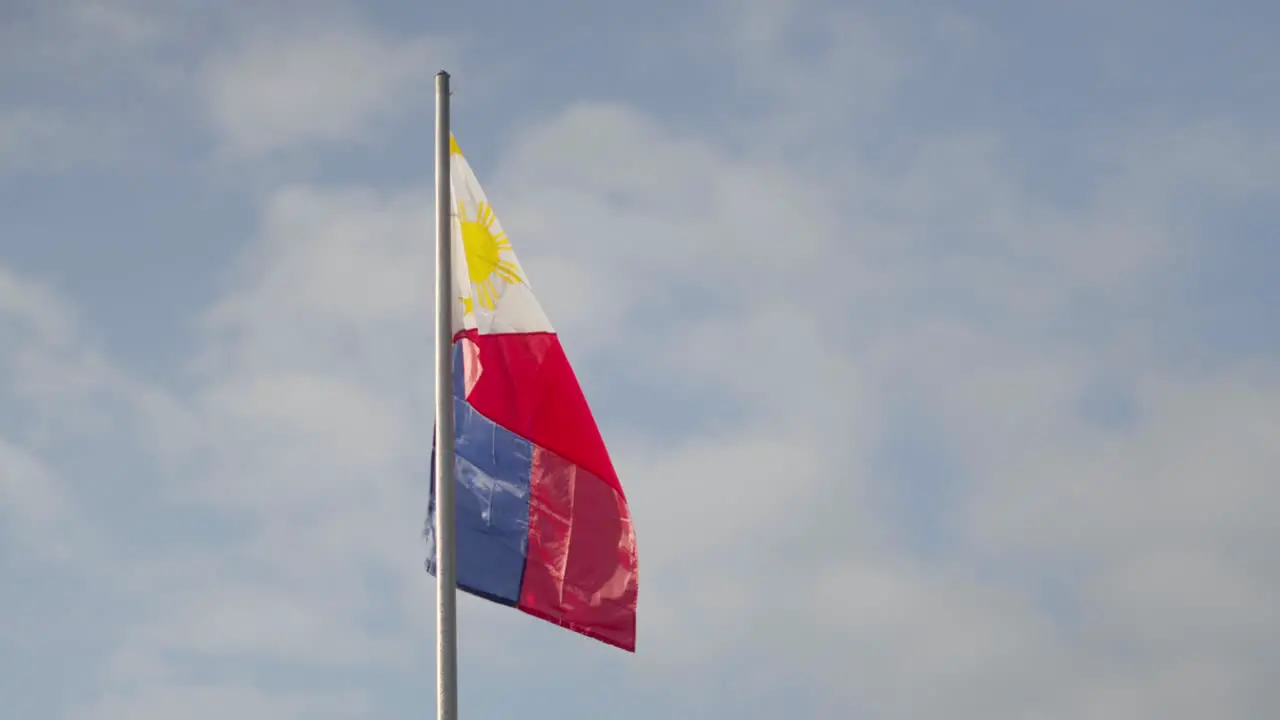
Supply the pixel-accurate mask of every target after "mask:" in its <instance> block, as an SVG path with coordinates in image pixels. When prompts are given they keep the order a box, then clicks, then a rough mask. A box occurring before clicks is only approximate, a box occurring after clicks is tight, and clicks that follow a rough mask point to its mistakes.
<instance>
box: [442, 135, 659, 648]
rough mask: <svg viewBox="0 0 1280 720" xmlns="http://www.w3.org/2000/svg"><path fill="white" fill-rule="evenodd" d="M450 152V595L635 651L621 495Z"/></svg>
mask: <svg viewBox="0 0 1280 720" xmlns="http://www.w3.org/2000/svg"><path fill="white" fill-rule="evenodd" d="M450 150H451V160H450V166H451V175H452V185H453V203H454V208H453V213H454V215H453V286H454V289H455V295H456V296H457V297H456V299H455V301H454V305H453V330H454V333H453V408H454V418H455V430H454V432H455V438H456V444H455V452H456V466H455V467H456V469H455V473H454V475H455V482H456V486H455V487H456V490H455V492H454V497H455V498H456V501H457V504H456V517H457V576H458V587H459V588H460V589H462V590H463V591H465V592H468V593H470V594H472V595H476V596H479V597H483V598H486V599H488V600H491V601H493V602H497V603H501V604H503V605H508V606H511V607H515V608H518V609H520V610H522V611H524V612H526V613H528V614H530V615H533V616H535V617H539V618H542V619H544V620H547V621H550V622H553V623H556V624H557V625H561V626H563V627H566V628H568V629H570V630H573V631H575V632H578V633H581V634H583V635H586V636H588V637H592V638H595V639H597V640H600V641H603V642H605V643H608V644H610V645H614V646H616V647H619V648H622V649H623V650H627V651H629V652H635V643H636V581H637V561H636V540H635V532H634V530H633V529H632V525H631V512H630V510H629V509H628V507H627V500H626V497H625V496H624V495H623V492H622V485H621V484H620V482H619V481H618V475H617V473H616V472H615V471H614V469H613V463H612V461H611V460H610V459H609V454H608V452H607V451H606V449H605V445H604V441H603V440H602V439H601V437H600V431H599V430H598V429H597V427H596V422H595V419H594V418H593V417H592V414H591V410H590V408H589V407H588V405H587V401H586V399H585V398H584V397H583V394H582V390H581V388H580V387H579V385H578V380H577V378H576V377H575V375H574V372H573V369H572V368H571V367H570V366H569V361H568V359H567V358H566V357H565V354H564V351H563V350H562V349H561V347H560V341H559V339H558V338H557V337H556V333H555V330H554V329H553V328H552V327H551V323H550V321H548V320H547V316H546V315H545V314H544V313H543V311H542V307H541V305H539V304H538V301H537V299H535V298H534V295H533V291H532V290H531V289H530V286H529V281H528V277H527V276H526V275H525V272H524V268H522V267H521V265H520V261H519V260H518V259H517V258H516V255H515V253H514V252H512V249H511V241H510V240H509V239H508V238H507V235H506V233H504V232H503V230H502V225H501V224H500V223H499V222H498V218H497V216H496V215H494V212H493V208H492V207H490V205H489V203H488V201H487V199H486V198H485V194H484V191H483V190H481V188H480V184H479V182H478V181H477V180H476V177H475V174H474V173H473V172H472V170H471V166H470V165H469V164H468V163H467V161H466V159H465V158H464V157H463V156H462V152H461V151H460V150H459V149H458V145H457V142H456V141H454V140H453V139H452V138H450ZM435 481H436V478H435V476H434V472H433V474H432V479H431V504H430V506H429V509H428V513H427V528H426V537H427V545H428V555H427V558H428V560H427V571H428V572H430V573H431V574H433V575H434V574H435V516H436V512H435V510H436V507H435Z"/></svg>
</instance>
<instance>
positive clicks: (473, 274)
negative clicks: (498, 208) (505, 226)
mask: <svg viewBox="0 0 1280 720" xmlns="http://www.w3.org/2000/svg"><path fill="white" fill-rule="evenodd" d="M495 222H497V217H496V216H495V215H494V214H493V208H492V207H489V204H488V203H485V202H482V203H480V206H479V207H477V208H476V215H475V217H474V218H470V219H469V218H467V208H466V205H464V204H463V203H462V202H459V203H458V225H459V226H460V227H461V228H462V247H463V249H464V250H465V251H466V254H467V276H468V279H470V280H471V285H472V287H474V288H475V292H476V295H477V296H478V297H477V299H478V300H479V301H480V307H483V308H486V309H489V310H492V309H494V308H495V307H497V305H498V294H499V292H500V288H499V287H498V286H497V285H496V284H495V276H496V279H498V280H502V281H505V282H507V283H520V282H524V281H523V280H522V279H521V278H520V268H519V266H517V265H516V264H515V263H513V262H511V261H510V260H505V259H503V257H502V254H503V252H504V251H505V252H508V253H509V252H511V241H510V240H508V239H507V234H506V233H505V232H502V231H501V230H500V229H499V230H498V231H497V233H496V234H495V232H494V230H495V228H494V223H495ZM468 300H469V298H468V299H464V300H463V307H464V308H465V309H466V310H467V312H470V311H471V310H472V304H471V303H470V302H468Z"/></svg>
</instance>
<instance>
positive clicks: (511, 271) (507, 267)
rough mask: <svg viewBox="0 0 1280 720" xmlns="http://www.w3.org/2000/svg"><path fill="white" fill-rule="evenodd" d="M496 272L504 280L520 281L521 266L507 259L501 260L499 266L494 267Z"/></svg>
mask: <svg viewBox="0 0 1280 720" xmlns="http://www.w3.org/2000/svg"><path fill="white" fill-rule="evenodd" d="M494 272H495V273H497V274H498V276H499V277H501V278H502V279H503V280H506V281H507V282H509V283H518V282H520V268H518V267H516V266H515V265H513V264H511V263H509V262H507V261H506V260H499V261H498V267H497V268H495V269H494Z"/></svg>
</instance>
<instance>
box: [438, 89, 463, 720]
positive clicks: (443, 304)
mask: <svg viewBox="0 0 1280 720" xmlns="http://www.w3.org/2000/svg"><path fill="white" fill-rule="evenodd" d="M451 188H452V185H451V182H450V175H449V73H447V72H445V71H444V70H441V71H440V72H439V73H436V328H435V329H436V343H435V350H436V443H435V444H436V453H435V456H436V466H435V476H436V487H435V491H436V719H437V720H457V718H458V615H457V605H456V603H457V567H456V565H455V557H456V552H455V545H456V536H457V531H456V528H455V527H454V504H453V449H454V448H453V370H452V366H453V258H452V251H453V237H452V223H451V220H450V215H451V213H452V211H453V199H452V197H453V193H452V192H451Z"/></svg>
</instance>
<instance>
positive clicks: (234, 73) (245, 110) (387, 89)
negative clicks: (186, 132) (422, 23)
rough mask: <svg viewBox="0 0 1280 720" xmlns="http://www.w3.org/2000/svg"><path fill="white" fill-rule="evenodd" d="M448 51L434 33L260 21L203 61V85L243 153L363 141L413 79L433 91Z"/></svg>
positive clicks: (229, 139)
mask: <svg viewBox="0 0 1280 720" xmlns="http://www.w3.org/2000/svg"><path fill="white" fill-rule="evenodd" d="M443 52H444V47H443V44H442V43H441V42H439V41H436V40H433V39H430V38H418V39H413V40H404V41H400V40H395V39H391V38H385V37H380V36H378V35H376V34H373V33H371V32H366V31H362V30H360V29H358V28H351V27H341V26H338V25H327V24H320V25H316V24H313V23H311V24H309V23H303V25H302V26H301V27H295V28H291V29H288V30H276V31H264V30H256V31H252V32H250V33H248V34H247V35H246V36H245V37H244V38H242V39H241V40H240V41H239V42H238V43H236V44H235V45H231V46H228V47H226V48H224V49H223V50H222V51H221V52H219V53H217V54H215V55H214V56H213V57H211V58H210V59H209V60H208V61H207V63H206V64H205V67H204V70H203V75H202V85H201V87H202V90H201V92H202V94H203V97H204V103H205V106H206V109H207V111H208V113H209V119H210V121H211V122H212V124H213V127H214V128H215V129H216V130H217V132H218V133H219V135H220V136H221V139H222V142H223V143H224V145H225V147H226V148H227V149H228V150H229V151H231V152H232V153H235V154H238V155H242V156H258V155H262V154H265V153H270V152H272V151H276V150H288V149H293V148H296V147H299V146H303V145H307V144H312V143H317V142H319V143H335V142H358V141H362V140H365V139H367V137H368V135H369V133H370V132H372V131H373V130H374V128H375V127H376V123H377V122H378V121H380V120H383V119H385V118H386V117H387V115H388V113H390V112H392V111H394V110H396V109H398V108H400V107H403V106H404V104H405V103H406V100H407V98H411V97H413V96H414V92H415V89H416V90H417V91H419V92H421V93H426V92H428V90H427V89H428V87H429V84H430V77H431V75H433V74H434V72H435V70H436V69H437V66H438V65H439V63H440V61H441V59H442V57H443Z"/></svg>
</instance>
